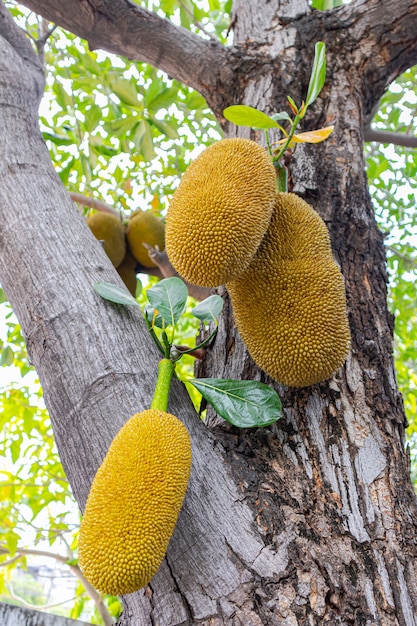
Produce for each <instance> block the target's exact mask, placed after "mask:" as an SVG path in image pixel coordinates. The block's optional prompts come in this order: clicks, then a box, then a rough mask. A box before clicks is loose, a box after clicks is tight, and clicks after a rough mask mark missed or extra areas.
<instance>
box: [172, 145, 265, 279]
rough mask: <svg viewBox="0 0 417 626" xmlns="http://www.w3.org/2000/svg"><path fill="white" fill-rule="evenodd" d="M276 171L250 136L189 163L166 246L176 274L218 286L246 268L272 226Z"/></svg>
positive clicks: (211, 148)
mask: <svg viewBox="0 0 417 626" xmlns="http://www.w3.org/2000/svg"><path fill="white" fill-rule="evenodd" d="M274 199H275V170H274V166H273V165H272V161H271V159H270V157H269V155H268V153H267V151H266V150H265V149H264V148H263V147H262V146H260V145H259V144H257V143H256V142H254V141H251V140H249V139H223V140H222V141H219V142H217V143H215V144H212V145H211V146H209V147H208V148H207V149H206V150H204V152H202V153H201V154H200V155H199V156H198V157H197V159H196V160H195V161H194V162H193V163H191V165H190V166H189V167H188V169H187V170H186V172H185V174H184V176H183V177H182V180H181V183H180V185H179V187H178V189H177V190H176V191H175V193H174V196H173V198H172V201H171V204H170V206H169V209H168V213H167V219H166V251H167V254H168V258H169V260H170V262H171V263H172V265H173V266H174V268H175V270H176V271H177V272H178V274H179V275H180V276H181V277H182V278H184V279H185V280H187V281H188V282H190V283H192V284H194V285H199V286H201V287H218V286H219V285H222V284H224V283H225V282H227V281H229V280H232V279H233V278H235V277H236V276H239V275H240V274H241V273H242V272H244V271H245V269H246V268H247V267H248V265H249V263H250V261H251V258H252V256H253V255H254V254H255V252H256V250H257V249H258V247H259V245H260V243H261V240H262V238H263V236H264V234H265V232H266V229H267V228H268V224H269V221H270V219H271V214H272V206H273V204H274Z"/></svg>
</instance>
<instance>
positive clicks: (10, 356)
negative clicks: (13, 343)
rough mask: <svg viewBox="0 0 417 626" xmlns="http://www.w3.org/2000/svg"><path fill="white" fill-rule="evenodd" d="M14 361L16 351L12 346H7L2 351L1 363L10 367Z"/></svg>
mask: <svg viewBox="0 0 417 626" xmlns="http://www.w3.org/2000/svg"><path fill="white" fill-rule="evenodd" d="M13 361H14V352H13V350H12V349H11V347H10V346H6V347H5V348H3V350H2V351H1V356H0V365H2V366H3V367H8V366H9V365H13Z"/></svg>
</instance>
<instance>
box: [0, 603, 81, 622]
mask: <svg viewBox="0 0 417 626" xmlns="http://www.w3.org/2000/svg"><path fill="white" fill-rule="evenodd" d="M0 624H1V625H2V626H91V625H90V624H87V622H81V621H80V620H78V619H69V618H68V617H61V616H60V615H52V614H50V613H43V612H42V611H34V610H32V609H25V608H23V607H20V606H13V605H12V604H5V603H4V602H0Z"/></svg>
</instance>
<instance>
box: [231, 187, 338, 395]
mask: <svg viewBox="0 0 417 626" xmlns="http://www.w3.org/2000/svg"><path fill="white" fill-rule="evenodd" d="M227 289H228V292H229V294H230V297H231V300H232V305H233V310H234V315H235V320H236V324H237V327H238V329H239V333H240V335H241V337H242V339H243V341H244V342H245V344H246V346H247V348H248V350H249V353H250V354H251V356H252V358H253V359H254V361H255V362H256V363H257V365H258V366H259V367H260V368H261V369H263V370H264V371H265V372H266V373H267V374H269V375H270V376H271V377H272V378H273V379H275V380H276V381H278V382H280V383H283V384H285V385H288V386H290V387H307V386H309V385H313V384H315V383H318V382H321V381H324V380H327V379H328V378H330V377H331V376H332V374H334V372H336V371H337V370H338V369H339V368H340V367H341V366H342V365H343V363H344V361H345V359H346V356H347V352H348V349H349V341H350V333H349V325H348V320H347V315H346V297H345V289H344V283H343V277H342V274H341V272H340V270H339V268H338V266H337V265H336V263H335V262H334V260H333V258H332V254H331V248H330V240H329V235H328V232H327V228H326V225H325V224H324V222H323V221H322V220H321V218H320V217H319V215H318V214H317V213H315V211H314V210H313V209H312V208H311V207H310V206H309V205H308V204H307V203H306V202H304V201H303V200H302V199H301V198H298V197H297V196H295V195H294V194H284V193H280V194H277V200H276V204H275V209H274V213H273V216H272V220H271V224H270V227H269V229H268V231H267V233H266V235H265V238H264V240H263V242H262V244H261V246H260V248H259V250H258V252H257V253H256V255H255V257H254V258H253V260H252V262H251V264H250V266H249V268H248V269H247V270H246V272H245V273H244V274H243V275H242V276H240V277H239V278H237V279H235V280H234V281H232V282H230V283H228V284H227Z"/></svg>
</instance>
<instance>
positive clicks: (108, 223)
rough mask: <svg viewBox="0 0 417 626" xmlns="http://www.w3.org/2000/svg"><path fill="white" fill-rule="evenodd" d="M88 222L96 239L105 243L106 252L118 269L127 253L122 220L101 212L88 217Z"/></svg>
mask: <svg viewBox="0 0 417 626" xmlns="http://www.w3.org/2000/svg"><path fill="white" fill-rule="evenodd" d="M86 222H87V224H88V226H89V228H90V230H91V231H92V233H93V235H94V237H95V238H96V239H99V240H100V241H104V252H105V253H106V254H107V256H108V257H109V259H110V261H111V262H112V263H113V265H114V266H115V267H118V265H120V263H121V262H122V261H123V258H124V256H125V252H126V241H125V230H124V227H123V224H122V222H121V220H120V219H119V218H118V217H117V215H112V214H111V213H104V212H101V211H99V212H97V213H94V214H93V215H90V216H89V217H87V219H86Z"/></svg>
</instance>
